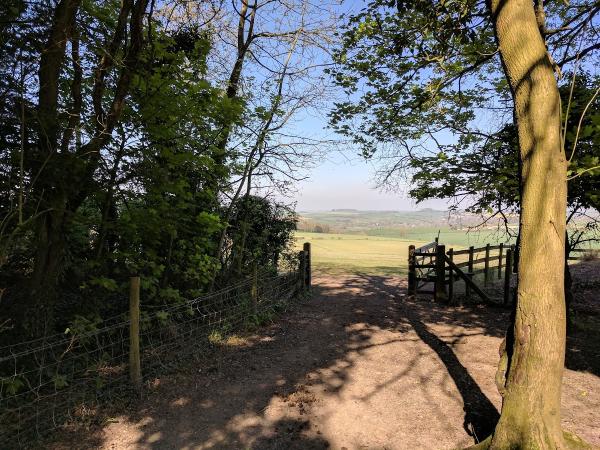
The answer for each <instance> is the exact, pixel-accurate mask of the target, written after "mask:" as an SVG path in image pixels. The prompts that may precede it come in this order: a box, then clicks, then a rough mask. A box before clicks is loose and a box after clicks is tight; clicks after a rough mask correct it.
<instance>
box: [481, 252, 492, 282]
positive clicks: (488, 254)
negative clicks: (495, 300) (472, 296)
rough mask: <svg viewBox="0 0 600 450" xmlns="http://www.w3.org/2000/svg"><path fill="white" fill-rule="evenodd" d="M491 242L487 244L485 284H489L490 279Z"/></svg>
mask: <svg viewBox="0 0 600 450" xmlns="http://www.w3.org/2000/svg"><path fill="white" fill-rule="evenodd" d="M489 272H490V244H486V246H485V262H484V266H483V285H484V286H487V285H488V282H489V281H490V273H489Z"/></svg>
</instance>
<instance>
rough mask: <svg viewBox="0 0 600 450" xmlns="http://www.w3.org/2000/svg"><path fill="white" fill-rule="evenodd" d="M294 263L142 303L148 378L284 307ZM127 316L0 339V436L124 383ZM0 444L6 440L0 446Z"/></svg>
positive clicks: (41, 424)
mask: <svg viewBox="0 0 600 450" xmlns="http://www.w3.org/2000/svg"><path fill="white" fill-rule="evenodd" d="M301 286H302V278H301V274H300V273H299V272H298V271H292V272H287V273H284V274H272V273H268V272H259V273H258V276H257V282H256V292H257V295H256V296H255V298H252V287H253V282H252V280H251V279H246V280H243V281H241V282H238V283H236V284H234V285H231V286H228V287H226V288H224V289H221V290H219V291H216V292H213V293H210V294H207V295H204V296H201V297H198V298H195V299H193V300H190V301H187V302H184V303H181V304H176V305H165V306H156V305H142V306H141V308H140V309H141V319H140V359H141V366H142V374H143V376H144V379H146V380H148V379H151V378H152V377H156V376H157V375H160V374H161V373H164V372H165V370H169V369H172V368H174V367H176V366H177V365H178V364H179V363H180V362H181V361H182V360H188V359H189V358H188V357H189V356H190V355H193V354H199V353H200V352H201V351H202V349H205V348H207V345H209V344H210V342H211V341H212V340H214V339H215V336H220V337H221V338H222V337H223V336H224V335H226V334H227V333H229V332H232V331H235V330H239V329H240V328H241V327H243V326H244V325H245V324H248V323H252V322H253V321H256V320H258V318H263V319H264V318H265V317H270V315H272V314H274V313H276V312H277V311H279V310H281V309H283V308H285V307H286V306H287V305H288V304H289V303H290V302H291V301H292V300H293V299H294V298H295V297H296V296H297V295H298V293H299V292H300V291H301ZM129 326H130V322H129V320H124V316H123V315H120V316H115V317H113V318H111V319H108V320H105V321H104V322H103V324H102V326H100V327H95V328H92V329H87V330H84V331H80V332H76V331H72V332H71V333H69V334H64V333H63V334H55V335H53V336H48V337H43V338H39V339H34V340H29V341H27V342H21V343H17V344H13V345H8V346H4V347H0V442H2V443H3V444H2V445H3V446H5V444H6V443H12V444H9V447H10V446H14V447H21V446H25V445H29V444H30V443H31V442H33V441H35V440H36V439H39V438H40V437H43V436H45V435H47V434H48V433H49V432H50V431H52V430H54V429H56V428H59V427H61V426H64V425H65V424H68V423H70V422H72V421H79V420H82V419H85V418H86V417H87V416H89V415H93V414H92V412H93V411H95V410H96V409H97V408H98V407H99V406H101V405H102V404H103V402H106V401H107V399H108V400H109V399H111V398H113V397H115V396H119V395H122V394H123V393H124V392H127V391H128V390H130V385H129V382H128V380H129V363H128V358H129ZM4 448H7V447H4Z"/></svg>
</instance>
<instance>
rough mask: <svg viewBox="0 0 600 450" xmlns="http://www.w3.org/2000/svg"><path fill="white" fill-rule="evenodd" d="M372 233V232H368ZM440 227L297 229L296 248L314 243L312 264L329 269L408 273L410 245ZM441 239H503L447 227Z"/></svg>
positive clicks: (455, 244) (449, 242)
mask: <svg viewBox="0 0 600 450" xmlns="http://www.w3.org/2000/svg"><path fill="white" fill-rule="evenodd" d="M367 233H368V232H367ZM435 236H437V230H435V232H433V230H429V229H427V228H423V229H420V230H415V231H414V232H411V233H410V236H409V237H406V238H399V237H392V236H373V235H370V233H369V234H346V233H344V234H338V233H310V232H306V231H297V232H296V234H295V240H296V248H297V249H300V248H302V244H303V243H304V242H310V243H311V246H312V265H313V268H314V269H315V270H317V271H320V272H326V273H347V272H349V273H358V272H360V273H366V274H370V275H394V274H396V275H406V273H407V270H408V246H409V245H411V244H413V245H415V246H416V247H419V246H421V245H425V244H427V243H429V242H431V241H433V240H434V237H435ZM440 242H442V243H444V244H446V247H447V248H451V247H452V248H454V249H457V250H458V249H461V248H466V247H468V246H469V245H473V246H475V247H482V246H484V245H485V244H486V243H488V242H489V243H492V244H495V243H499V242H501V241H500V240H499V239H497V235H496V234H495V233H493V232H488V233H485V232H481V233H479V234H471V233H467V232H466V231H459V230H446V231H442V232H441V233H440Z"/></svg>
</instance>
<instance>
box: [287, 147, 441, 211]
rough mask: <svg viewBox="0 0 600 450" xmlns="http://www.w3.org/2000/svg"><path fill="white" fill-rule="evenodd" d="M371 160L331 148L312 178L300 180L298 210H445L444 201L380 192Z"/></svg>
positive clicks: (310, 175)
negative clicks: (417, 200) (415, 200)
mask: <svg viewBox="0 0 600 450" xmlns="http://www.w3.org/2000/svg"><path fill="white" fill-rule="evenodd" d="M374 173H375V168H374V166H373V164H372V163H368V162H366V161H365V160H364V159H363V158H361V157H359V156H355V155H352V154H342V153H340V152H331V153H329V154H328V155H326V157H325V158H324V159H323V160H322V161H321V162H320V163H318V164H317V166H316V167H315V168H314V169H312V170H309V171H308V175H309V178H308V179H307V180H305V181H302V182H299V183H298V185H297V189H298V193H297V194H296V195H295V197H294V200H295V201H296V202H297V205H296V210H297V211H327V210H331V209H359V210H388V211H389V210H395V211H409V210H411V211H412V210H418V209H422V208H435V209H442V210H445V209H446V208H447V205H446V203H445V202H443V201H428V202H423V203H420V204H419V205H416V204H415V202H414V200H411V199H409V198H408V197H407V196H406V195H405V194H403V193H401V192H399V193H387V192H381V191H380V190H378V189H376V187H375V183H374V180H373V175H374Z"/></svg>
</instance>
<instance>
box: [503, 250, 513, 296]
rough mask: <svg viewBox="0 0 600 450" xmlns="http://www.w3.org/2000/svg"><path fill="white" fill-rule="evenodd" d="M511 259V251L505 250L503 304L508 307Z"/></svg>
mask: <svg viewBox="0 0 600 450" xmlns="http://www.w3.org/2000/svg"><path fill="white" fill-rule="evenodd" d="M512 258H513V250H512V248H509V249H507V250H506V265H505V270H504V304H505V305H508V302H509V299H510V277H511V275H512Z"/></svg>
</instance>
